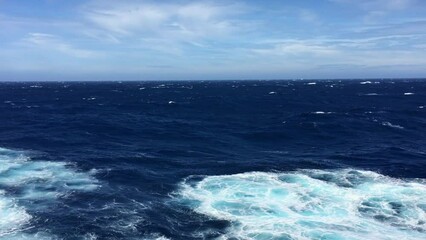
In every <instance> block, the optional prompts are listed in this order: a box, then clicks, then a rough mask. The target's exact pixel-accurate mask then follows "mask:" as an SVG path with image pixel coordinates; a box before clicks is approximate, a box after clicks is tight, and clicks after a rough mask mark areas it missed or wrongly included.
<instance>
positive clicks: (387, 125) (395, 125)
mask: <svg viewBox="0 0 426 240" xmlns="http://www.w3.org/2000/svg"><path fill="white" fill-rule="evenodd" d="M382 125H383V126H386V127H391V128H397V129H404V127H403V126H401V125H397V124H392V123H390V122H382Z"/></svg>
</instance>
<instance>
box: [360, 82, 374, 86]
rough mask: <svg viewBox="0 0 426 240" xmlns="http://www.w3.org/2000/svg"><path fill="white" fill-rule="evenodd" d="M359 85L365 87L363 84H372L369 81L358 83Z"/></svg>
mask: <svg viewBox="0 0 426 240" xmlns="http://www.w3.org/2000/svg"><path fill="white" fill-rule="evenodd" d="M359 84H362V85H365V84H372V82H370V81H364V82H360V83H359Z"/></svg>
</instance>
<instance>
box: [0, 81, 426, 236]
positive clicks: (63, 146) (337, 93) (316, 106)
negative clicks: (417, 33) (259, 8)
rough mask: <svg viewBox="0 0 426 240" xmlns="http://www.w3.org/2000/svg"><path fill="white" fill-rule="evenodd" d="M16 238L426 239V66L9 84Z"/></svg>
mask: <svg viewBox="0 0 426 240" xmlns="http://www.w3.org/2000/svg"><path fill="white" fill-rule="evenodd" d="M0 239H1V240H6V239H7V240H9V239H46V240H47V239H87V240H95V239H158V240H166V239H183V240H192V239H229V240H237V239H238V240H240V239H241V240H246V239H255V240H269V239H270V240H278V239H279V240H313V239H315V240H340V239H348V240H355V239H356V240H365V239H373V240H378V239H379V240H381V239H383V240H393V239H397V240H404V239H407V240H416V239H422V240H424V239H426V80H421V79H420V80H403V79H400V80H342V81H338V80H330V81H327V80H322V81H176V82H2V83H0Z"/></svg>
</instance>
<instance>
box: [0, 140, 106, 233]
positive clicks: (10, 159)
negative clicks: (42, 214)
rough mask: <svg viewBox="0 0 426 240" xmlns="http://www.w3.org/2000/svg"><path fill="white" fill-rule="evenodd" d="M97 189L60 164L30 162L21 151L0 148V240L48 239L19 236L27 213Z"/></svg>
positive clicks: (27, 224) (28, 220)
mask: <svg viewBox="0 0 426 240" xmlns="http://www.w3.org/2000/svg"><path fill="white" fill-rule="evenodd" d="M98 185H99V184H98V182H97V181H96V179H95V178H93V177H92V176H91V175H90V174H88V173H83V172H77V171H75V170H73V169H72V168H69V167H68V166H67V164H66V163H64V162H48V161H31V160H30V159H29V157H28V156H27V155H26V153H25V152H23V151H14V150H9V149H5V148H0V239H26V238H27V239H50V237H49V236H46V235H44V234H42V233H37V234H35V235H27V234H24V233H22V231H23V230H24V229H26V228H27V227H30V225H31V219H32V216H31V215H30V214H29V213H28V212H30V211H31V210H36V209H40V208H46V207H48V206H49V204H50V203H51V202H52V201H54V200H56V199H58V198H61V197H65V196H67V195H69V194H71V193H72V192H74V191H91V190H94V189H96V188H97V187H98Z"/></svg>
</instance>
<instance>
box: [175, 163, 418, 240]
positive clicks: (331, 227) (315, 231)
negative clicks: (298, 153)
mask: <svg viewBox="0 0 426 240" xmlns="http://www.w3.org/2000/svg"><path fill="white" fill-rule="evenodd" d="M194 181H195V182H192V181H191V178H188V179H187V180H185V181H184V182H183V183H182V184H181V186H180V189H179V191H178V193H177V199H178V201H181V203H182V204H185V205H186V206H189V207H190V208H192V209H193V210H194V211H195V212H197V213H200V214H203V215H207V216H209V217H211V218H215V219H222V220H227V221H229V222H230V227H229V228H228V229H227V231H226V233H225V234H224V235H223V236H222V237H221V238H220V239H336V240H337V239H351V240H357V239H359V240H361V239H387V240H391V239H395V240H402V239H412V240H414V239H426V223H425V222H426V198H425V196H426V182H425V181H420V180H418V181H416V180H410V181H409V180H400V179H395V178H390V177H386V176H384V175H381V174H378V173H375V172H371V171H361V170H354V169H343V170H300V171H297V172H289V173H268V172H248V173H241V174H235V175H222V176H209V177H205V178H204V179H202V180H194Z"/></svg>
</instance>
